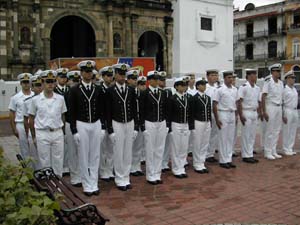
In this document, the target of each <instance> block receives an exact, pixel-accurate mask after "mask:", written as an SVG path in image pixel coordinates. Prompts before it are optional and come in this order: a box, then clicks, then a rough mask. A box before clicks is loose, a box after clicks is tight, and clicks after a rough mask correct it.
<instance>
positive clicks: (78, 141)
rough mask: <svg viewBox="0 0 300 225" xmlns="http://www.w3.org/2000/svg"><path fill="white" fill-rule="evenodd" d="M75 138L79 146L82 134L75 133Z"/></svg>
mask: <svg viewBox="0 0 300 225" xmlns="http://www.w3.org/2000/svg"><path fill="white" fill-rule="evenodd" d="M73 138H74V142H75V144H76V146H79V143H80V135H79V134H78V133H76V134H73Z"/></svg>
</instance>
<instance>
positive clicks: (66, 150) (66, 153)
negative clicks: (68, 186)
mask: <svg viewBox="0 0 300 225" xmlns="http://www.w3.org/2000/svg"><path fill="white" fill-rule="evenodd" d="M64 143H65V144H64V164H63V167H64V168H63V172H64V173H65V172H70V168H69V167H70V165H69V162H70V159H69V158H70V157H69V148H68V143H67V136H66V134H65V135H64Z"/></svg>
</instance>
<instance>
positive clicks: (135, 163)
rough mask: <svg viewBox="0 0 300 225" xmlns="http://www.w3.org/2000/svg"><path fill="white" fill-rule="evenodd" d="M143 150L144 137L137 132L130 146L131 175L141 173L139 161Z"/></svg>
mask: <svg viewBox="0 0 300 225" xmlns="http://www.w3.org/2000/svg"><path fill="white" fill-rule="evenodd" d="M143 148H144V135H143V132H141V131H139V132H138V134H137V137H136V139H135V140H134V141H133V145H132V162H131V169H130V172H131V173H134V172H137V171H142V169H141V159H142V151H143Z"/></svg>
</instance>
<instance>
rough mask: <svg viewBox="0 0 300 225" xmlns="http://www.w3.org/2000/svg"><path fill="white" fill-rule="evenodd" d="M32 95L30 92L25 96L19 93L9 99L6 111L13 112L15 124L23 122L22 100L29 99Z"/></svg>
mask: <svg viewBox="0 0 300 225" xmlns="http://www.w3.org/2000/svg"><path fill="white" fill-rule="evenodd" d="M32 95H34V93H33V92H30V94H29V95H25V94H24V93H23V91H19V92H18V93H17V94H15V95H14V96H13V97H11V99H10V103H9V106H8V109H9V110H11V111H14V112H15V114H16V117H15V122H16V123H17V122H23V121H24V117H23V108H24V106H23V104H24V100H25V99H26V98H29V97H31V96H32Z"/></svg>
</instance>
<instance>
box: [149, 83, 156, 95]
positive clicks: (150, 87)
mask: <svg viewBox="0 0 300 225" xmlns="http://www.w3.org/2000/svg"><path fill="white" fill-rule="evenodd" d="M149 89H150V90H151V91H152V92H153V93H154V92H155V90H157V91H158V88H154V87H152V86H151V85H149Z"/></svg>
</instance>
